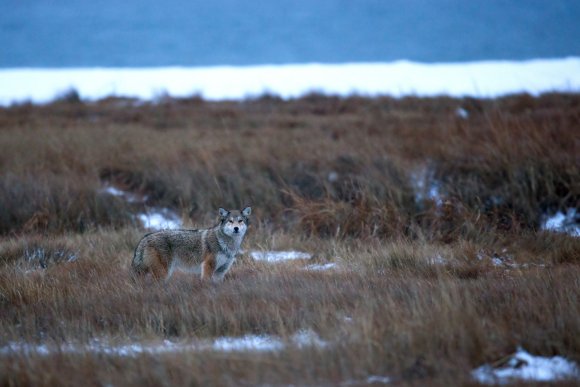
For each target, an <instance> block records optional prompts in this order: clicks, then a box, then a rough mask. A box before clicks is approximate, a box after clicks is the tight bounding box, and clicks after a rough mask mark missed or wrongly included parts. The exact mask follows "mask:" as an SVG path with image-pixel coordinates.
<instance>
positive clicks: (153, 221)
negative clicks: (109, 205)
mask: <svg viewBox="0 0 580 387" xmlns="http://www.w3.org/2000/svg"><path fill="white" fill-rule="evenodd" d="M100 192H103V193H105V194H107V195H113V196H117V197H120V198H122V199H124V200H126V201H127V202H128V203H144V202H145V201H146V200H147V196H142V195H138V194H135V193H132V192H129V191H124V190H122V189H119V188H117V187H115V186H112V185H107V186H105V187H104V188H102V189H101V191H100ZM137 218H138V219H139V221H141V223H142V224H143V227H145V228H146V229H149V230H154V231H156V230H163V229H176V228H180V227H182V223H181V219H180V218H179V216H178V215H177V214H176V213H175V212H174V211H172V210H170V209H168V208H150V209H148V210H147V211H146V212H143V213H140V214H138V215H137Z"/></svg>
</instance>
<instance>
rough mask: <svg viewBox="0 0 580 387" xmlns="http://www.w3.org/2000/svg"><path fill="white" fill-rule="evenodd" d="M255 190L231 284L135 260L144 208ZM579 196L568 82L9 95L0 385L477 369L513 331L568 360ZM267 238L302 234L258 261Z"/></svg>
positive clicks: (430, 377) (427, 376)
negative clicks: (14, 99)
mask: <svg viewBox="0 0 580 387" xmlns="http://www.w3.org/2000/svg"><path fill="white" fill-rule="evenodd" d="M119 193H120V194H119ZM244 206H252V210H253V211H252V223H251V226H250V228H249V231H248V233H247V236H246V239H245V241H244V244H243V246H242V249H243V254H241V255H240V256H239V257H238V259H237V261H236V263H235V264H234V265H233V267H232V269H231V271H230V272H228V274H227V275H226V277H225V279H224V281H223V282H222V283H219V284H214V283H210V282H207V283H206V282H202V281H201V280H200V278H199V277H198V276H194V275H192V274H187V273H179V272H176V273H175V274H174V275H173V276H172V277H171V279H170V280H168V281H161V282H156V281H154V280H153V279H152V278H148V277H144V278H135V276H133V275H132V273H131V270H130V262H131V258H132V255H133V250H134V248H135V246H136V245H137V243H138V241H139V240H140V238H141V237H142V236H143V235H144V234H145V233H147V232H151V230H150V229H148V228H147V227H145V226H146V225H145V224H144V223H143V222H142V220H141V218H140V217H139V214H143V213H148V212H149V213H150V212H152V211H161V210H163V211H166V212H167V213H172V214H176V217H177V218H178V220H179V223H180V224H181V225H182V226H181V227H184V228H200V227H209V226H212V225H214V224H215V223H216V222H217V218H218V208H219V207H224V208H236V209H239V208H243V207H244ZM579 207H580V95H578V94H561V93H559V94H556V93H554V94H544V95H541V96H538V97H533V96H529V95H513V96H508V97H503V98H497V99H474V98H464V99H452V98H445V97H440V98H413V97H407V98H402V99H394V98H388V97H376V98H363V97H354V96H353V97H348V98H342V97H332V96H323V95H317V94H310V95H306V96H304V97H301V98H298V99H291V100H282V99H279V98H277V97H274V96H270V95H264V96H262V97H260V98H256V99H246V100H243V101H223V102H208V101H205V100H203V99H201V98H199V97H191V98H185V99H176V98H169V97H167V98H159V99H158V100H156V101H154V102H143V101H138V100H132V99H126V98H113V97H111V98H107V99H103V100H99V101H95V102H87V101H82V100H80V99H79V98H78V96H77V95H76V94H75V93H73V92H71V93H69V94H67V95H64V96H63V97H62V98H60V99H58V100H55V101H54V102H52V103H49V104H46V105H33V104H19V105H13V106H11V107H4V108H0V384H1V385H9V386H19V385H40V386H53V385H62V386H78V385H114V386H120V385H151V386H159V385H161V386H176V385H188V386H190V385H191V386H197V385H200V386H206V385H226V386H229V385H268V386H282V385H284V386H285V385H306V386H312V385H316V386H335V385H368V384H379V383H387V382H389V383H392V384H395V385H401V384H402V385H441V386H447V385H471V384H476V383H477V380H475V379H474V378H473V374H472V371H473V370H474V369H476V368H477V367H479V366H481V365H484V364H491V365H494V364H498V362H501V359H504V358H505V357H506V356H509V355H510V354H512V353H514V352H515V351H516V349H517V348H518V347H522V348H525V350H527V351H529V352H530V353H532V354H534V355H538V356H546V357H552V356H556V355H559V356H563V357H565V358H566V359H568V360H570V361H573V362H576V363H577V364H578V363H580V238H579V237H578V235H575V231H572V232H570V231H569V230H571V229H572V230H574V227H576V229H577V227H578V223H580V220H579V217H580V210H578V209H579ZM558 213H561V214H568V219H567V222H568V228H567V229H564V228H562V229H560V230H558V229H556V230H554V229H549V228H548V227H546V221H547V220H548V219H550V217H552V216H554V215H556V214H558ZM567 230H568V231H569V232H566V231H567ZM276 251H277V252H280V251H291V252H302V253H305V254H303V255H301V256H300V257H298V258H299V259H293V260H282V261H277V262H268V261H264V260H259V259H255V258H256V257H258V256H259V255H260V254H262V255H267V254H269V253H271V252H276ZM235 340H246V341H245V342H249V343H256V342H258V343H262V344H264V343H265V344H266V345H265V346H260V345H257V344H256V345H253V344H250V345H247V346H243V345H242V346H238V347H236V346H235V345H233V344H232V343H235ZM242 342H244V341H242ZM220 343H230V344H232V345H230V346H229V347H228V346H227V345H225V346H224V345H222V344H220ZM560 382H561V383H562V384H567V383H571V384H573V383H574V382H576V383H577V382H578V381H577V380H576V381H573V380H569V379H568V380H562V381H560Z"/></svg>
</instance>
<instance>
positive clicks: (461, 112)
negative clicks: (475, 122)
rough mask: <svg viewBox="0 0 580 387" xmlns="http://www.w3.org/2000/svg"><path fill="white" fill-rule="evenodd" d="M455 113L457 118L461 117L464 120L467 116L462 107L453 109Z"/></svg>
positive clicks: (467, 113)
mask: <svg viewBox="0 0 580 387" xmlns="http://www.w3.org/2000/svg"><path fill="white" fill-rule="evenodd" d="M455 115H456V116H457V117H459V118H463V119H464V120H466V119H468V118H469V112H468V111H467V110H465V109H464V108H462V107H459V108H457V109H456V110H455Z"/></svg>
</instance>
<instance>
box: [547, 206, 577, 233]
mask: <svg viewBox="0 0 580 387" xmlns="http://www.w3.org/2000/svg"><path fill="white" fill-rule="evenodd" d="M542 230H547V231H553V232H562V233H566V234H569V235H571V236H574V237H580V213H579V212H578V211H577V209H576V208H569V209H568V210H567V211H566V213H565V214H564V213H563V212H562V211H559V212H557V213H556V214H554V215H552V216H549V217H546V219H545V220H544V223H543V224H542Z"/></svg>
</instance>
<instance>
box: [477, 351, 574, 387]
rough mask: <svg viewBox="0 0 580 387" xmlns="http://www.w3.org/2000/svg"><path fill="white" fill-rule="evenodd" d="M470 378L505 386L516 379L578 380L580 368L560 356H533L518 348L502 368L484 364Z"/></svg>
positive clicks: (541, 380)
mask: <svg viewBox="0 0 580 387" xmlns="http://www.w3.org/2000/svg"><path fill="white" fill-rule="evenodd" d="M472 376H473V378H474V379H475V380H477V381H478V382H479V383H483V384H507V383H510V382H512V381H515V380H518V379H519V380H525V381H534V382H552V381H558V380H567V379H580V368H578V366H577V365H576V364H575V363H574V362H571V361H569V360H566V359H565V358H563V357H561V356H554V357H542V356H534V355H531V354H530V353H528V352H526V351H525V350H524V349H522V348H518V350H517V352H516V353H514V354H513V355H512V356H510V358H509V359H508V360H507V362H505V363H504V364H502V366H500V367H498V368H494V367H492V366H490V365H487V364H486V365H483V366H481V367H479V368H477V369H475V370H473V371H472Z"/></svg>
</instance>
